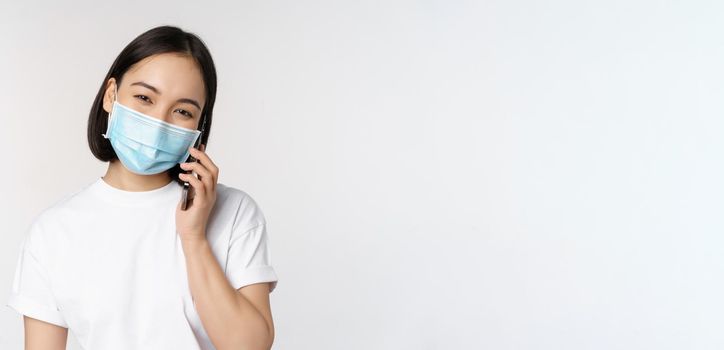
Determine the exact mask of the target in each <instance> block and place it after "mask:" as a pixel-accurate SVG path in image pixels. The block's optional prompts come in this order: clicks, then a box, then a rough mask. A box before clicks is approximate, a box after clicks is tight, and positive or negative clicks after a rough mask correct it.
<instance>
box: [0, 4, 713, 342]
mask: <svg viewBox="0 0 724 350" xmlns="http://www.w3.org/2000/svg"><path fill="white" fill-rule="evenodd" d="M723 10H724V5H722V3H721V2H717V1H708V2H707V1H631V0H613V1H597V2H594V1H573V0H571V1H563V0H554V1H533V0H520V1H503V0H494V1H480V2H461V1H442V0H439V1H432V0H430V1H358V2H351V1H331V0H330V1H326V2H323V1H241V2H235V3H232V2H230V1H229V2H217V3H214V2H213V1H193V2H188V1H187V2H179V1H172V2H166V3H161V2H148V1H124V2H121V1H114V2H98V1H87V2H85V3H82V2H76V3H74V4H69V3H67V2H66V3H61V2H51V1H48V2H46V3H37V2H23V3H21V2H19V1H16V2H10V1H4V2H3V3H2V4H0V33H2V34H1V35H0V110H1V111H2V113H1V114H0V120H1V124H0V125H2V131H1V133H2V136H1V137H0V151H2V169H1V170H0V188H1V191H2V194H1V198H2V200H0V214H1V215H2V219H1V220H0V223H1V224H2V226H0V230H1V232H0V233H1V234H2V244H0V298H2V299H3V301H4V300H6V299H7V296H8V295H9V293H10V289H11V284H12V277H13V272H14V269H15V262H16V259H17V254H18V252H19V248H20V246H19V244H20V242H21V239H22V237H23V236H24V234H25V230H26V228H27V226H28V225H29V223H30V220H31V219H32V217H33V216H34V215H36V214H37V213H38V212H39V211H40V210H42V209H43V208H45V207H47V206H49V205H51V204H52V203H53V202H54V201H55V200H57V199H59V198H60V197H62V196H63V195H64V194H66V193H69V192H71V191H74V190H76V189H78V188H80V187H81V186H83V185H85V184H87V183H89V182H90V181H93V180H95V179H96V178H97V177H99V176H101V175H103V174H104V172H105V168H106V165H105V163H101V162H99V161H97V160H96V159H95V158H94V157H93V156H92V154H91V153H90V151H89V149H88V146H87V141H86V122H87V118H88V112H89V110H90V107H91V103H92V101H93V98H94V97H95V94H96V92H97V90H98V88H99V87H100V84H101V83H102V79H103V77H104V76H105V74H106V72H107V71H108V68H109V67H110V65H111V63H112V61H113V60H114V59H115V57H116V56H117V55H118V53H119V52H120V51H121V49H122V48H123V47H124V46H125V45H126V44H127V43H128V42H130V41H131V40H132V39H133V38H134V37H135V36H137V35H139V34H140V33H142V32H143V31H145V30H147V29H150V28H151V27H154V26H156V25H161V24H172V25H178V26H180V27H181V28H182V29H185V30H189V31H191V32H194V33H196V34H198V35H199V36H201V38H202V39H203V40H204V41H205V42H206V43H207V44H208V46H209V48H210V50H211V52H212V54H213V56H214V59H215V61H216V64H217V69H218V72H219V91H218V95H217V104H216V109H215V115H214V117H215V118H214V125H213V129H212V130H211V139H210V142H209V147H208V153H209V155H210V156H211V157H212V158H213V159H214V160H215V161H216V162H217V164H218V165H219V167H220V169H221V178H220V182H222V183H225V184H227V185H230V186H234V187H237V188H240V189H242V190H245V191H247V192H248V193H249V194H250V195H251V196H252V197H254V198H255V199H256V200H257V201H258V203H259V204H260V206H261V208H262V209H263V211H264V213H265V215H266V217H267V221H268V222H269V231H268V232H269V235H270V247H271V251H272V259H273V264H274V266H275V268H276V271H277V273H278V276H279V278H280V280H279V284H278V287H277V289H276V290H275V291H274V292H273V293H272V296H271V300H272V310H273V314H274V320H275V325H276V331H277V337H276V341H275V345H274V348H275V349H310V350H312V349H551V350H563V349H571V350H580V349H606V350H608V349H637V350H638V349H722V348H724V331H723V329H724V302H723V301H722V297H723V296H724V282H723V279H722V278H723V276H724V274H723V273H724V239H722V233H724V222H723V220H722V212H723V210H724V200H723V199H724V186H722V180H723V179H724V157H722V150H724V141H723V140H722V133H723V132H724V117H723V116H724V113H723V112H724V104H723V103H722V102H723V99H722V96H723V93H724V69H722V67H724V34H723V33H724V20H723V19H724V18H723V17H724V11H723ZM120 287H122V286H120ZM3 305H4V302H3ZM22 332H23V328H22V321H21V316H20V315H19V314H17V313H15V312H14V311H13V310H12V309H10V308H9V307H3V308H2V309H1V310H0V348H3V349H20V348H21V347H22V342H23V333H22ZM69 343H70V346H69V348H71V349H79V347H78V346H77V343H76V342H75V339H74V338H73V336H72V335H71V336H69ZM94 350H95V349H94Z"/></svg>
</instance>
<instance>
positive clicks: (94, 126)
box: [88, 25, 216, 184]
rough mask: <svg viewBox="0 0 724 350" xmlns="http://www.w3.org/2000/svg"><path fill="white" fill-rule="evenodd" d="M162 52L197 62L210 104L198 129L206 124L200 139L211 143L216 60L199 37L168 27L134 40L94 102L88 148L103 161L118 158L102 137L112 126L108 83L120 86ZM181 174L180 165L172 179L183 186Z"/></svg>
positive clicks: (118, 58)
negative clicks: (145, 61)
mask: <svg viewBox="0 0 724 350" xmlns="http://www.w3.org/2000/svg"><path fill="white" fill-rule="evenodd" d="M162 53H179V54H183V55H188V56H189V57H191V58H193V59H194V60H195V61H196V62H197V64H198V65H199V68H200V69H201V75H202V76H203V79H204V85H205V88H206V102H205V103H204V109H203V110H202V111H201V119H200V120H199V126H198V129H201V127H202V125H205V127H204V133H203V134H202V135H201V136H200V141H199V145H201V144H203V145H206V144H207V142H208V139H209V131H210V130H211V121H212V112H213V110H214V101H215V100H216V67H215V66H214V61H213V59H212V58H211V53H210V52H209V49H208V48H207V47H206V45H205V44H204V42H203V41H202V40H201V39H200V38H199V37H198V36H196V35H195V34H193V33H189V32H186V31H184V30H182V29H180V28H178V27H174V26H168V25H164V26H159V27H156V28H152V29H150V30H148V31H146V32H144V33H143V34H141V35H139V36H138V37H136V38H135V39H133V41H131V42H130V43H129V44H128V45H127V46H126V47H125V48H124V49H123V51H121V53H120V54H119V55H118V57H116V60H115V61H114V62H113V64H112V65H111V68H110V69H109V70H108V74H106V77H105V78H104V79H103V82H102V83H101V87H100V89H98V94H97V95H96V98H95V101H93V106H92V107H91V110H90V115H89V116H88V146H89V147H90V150H91V152H92V153H93V155H94V156H95V157H96V158H98V159H99V160H101V161H103V162H109V161H112V160H114V159H118V156H117V155H116V152H115V151H114V150H113V147H112V146H111V142H110V140H108V139H106V138H104V137H103V136H102V135H101V134H103V133H105V132H106V128H107V127H108V112H106V111H105V110H104V109H103V96H104V95H105V92H106V84H107V83H108V80H109V79H110V78H115V80H116V84H118V85H119V86H120V84H121V79H122V78H123V75H124V74H125V73H126V71H128V69H129V68H131V66H133V65H134V64H136V63H138V62H139V61H141V60H143V59H144V58H146V57H149V56H153V55H157V54H162ZM204 147H205V146H204ZM181 171H182V170H181V167H180V166H179V165H178V164H176V165H175V166H174V167H172V168H171V169H169V170H168V172H169V175H171V178H172V179H174V180H176V181H177V182H178V183H179V184H182V183H183V181H182V180H180V179H179V178H178V174H179V173H180V172H181Z"/></svg>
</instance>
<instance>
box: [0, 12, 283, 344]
mask: <svg viewBox="0 0 724 350" xmlns="http://www.w3.org/2000/svg"><path fill="white" fill-rule="evenodd" d="M215 96H216V71H215V68H214V63H213V60H212V58H211V55H210V54H209V52H208V49H207V48H206V46H205V45H204V43H203V42H202V41H201V40H200V39H199V38H198V37H197V36H195V35H194V34H191V33H187V32H184V31H182V30H181V29H179V28H176V27H170V26H162V27H158V28H154V29H151V30H149V31H147V32H145V33H143V34H141V35H140V36H138V37H137V38H136V39H134V40H133V41H132V42H131V43H130V44H128V46H126V48H125V49H124V50H123V51H122V52H121V53H120V55H119V56H118V58H116V60H115V62H114V63H113V65H112V66H111V68H110V70H109V72H108V74H107V75H106V77H105V79H104V81H103V83H102V85H101V88H100V90H99V92H98V95H97V96H96V99H95V102H94V103H93V107H92V108H91V112H90V117H89V119H88V142H89V145H90V149H91V151H92V153H93V154H94V155H95V156H96V158H98V159H100V160H102V161H107V162H109V164H108V169H107V171H106V173H105V175H104V176H102V177H99V178H96V179H95V180H94V181H93V182H91V183H89V184H88V185H86V186H84V187H83V188H82V189H80V190H77V191H75V192H73V193H71V194H69V195H67V196H65V197H64V198H62V199H61V200H59V201H58V202H56V203H55V204H53V205H52V206H50V207H48V208H47V209H45V210H44V211H42V212H41V213H40V214H39V215H38V216H37V217H36V218H35V220H34V221H33V223H32V224H31V225H30V227H29V230H28V233H27V234H26V237H25V239H24V240H23V244H22V249H21V252H20V256H19V259H18V264H17V269H16V272H15V279H14V283H13V290H12V293H11V296H10V299H9V302H8V306H10V307H12V308H14V309H15V310H17V311H18V312H19V313H21V314H23V315H24V317H23V319H24V325H25V346H26V348H32V349H41V348H42V349H65V346H66V340H67V334H68V329H70V330H71V331H72V332H73V334H74V335H75V336H76V338H77V339H78V341H79V343H80V344H81V345H82V346H83V348H85V349H92V350H95V349H124V350H127V349H194V350H198V349H269V348H271V344H272V342H273V339H274V324H273V320H272V315H271V308H270V305H269V293H271V292H272V291H273V290H274V288H275V287H276V284H277V280H278V279H277V276H276V274H275V271H274V268H273V267H272V265H271V255H270V252H269V249H268V245H267V241H268V239H267V233H266V221H265V219H264V215H263V213H262V211H261V210H260V208H259V207H258V206H257V204H256V202H255V201H254V200H253V199H252V198H251V197H250V196H249V195H248V194H246V193H245V192H244V191H241V190H239V189H236V188H233V187H229V186H225V185H224V184H222V183H218V181H217V180H218V176H219V169H218V167H217V166H216V164H214V162H213V161H212V160H211V157H210V156H209V155H208V154H207V153H206V152H205V150H206V147H205V145H206V143H207V141H208V137H209V130H210V129H211V121H212V118H211V116H212V111H213V107H214V99H215ZM196 144H198V145H200V146H199V147H198V148H195V147H194V145H196ZM189 156H191V158H190V159H188V158H189ZM189 160H198V161H189ZM187 172H188V173H187ZM184 183H187V184H188V185H187V186H188V188H189V191H188V192H187V193H188V194H187V199H188V200H187V201H186V203H184V201H183V200H182V196H183V195H184V186H183V184H184Z"/></svg>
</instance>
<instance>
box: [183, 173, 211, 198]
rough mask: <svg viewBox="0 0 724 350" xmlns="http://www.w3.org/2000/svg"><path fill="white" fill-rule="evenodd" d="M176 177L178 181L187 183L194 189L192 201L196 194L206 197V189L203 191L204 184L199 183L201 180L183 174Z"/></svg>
mask: <svg viewBox="0 0 724 350" xmlns="http://www.w3.org/2000/svg"><path fill="white" fill-rule="evenodd" d="M178 177H179V179H181V180H183V181H186V182H188V183H189V184H190V185H191V186H192V187H193V188H194V196H193V198H194V199H195V198H196V194H198V195H200V196H202V197H205V196H206V189H204V183H203V182H201V180H199V179H197V178H196V177H195V176H193V175H192V174H185V173H180V174H178Z"/></svg>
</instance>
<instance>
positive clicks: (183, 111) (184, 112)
mask: <svg viewBox="0 0 724 350" xmlns="http://www.w3.org/2000/svg"><path fill="white" fill-rule="evenodd" d="M174 112H179V113H181V114H183V115H185V116H187V117H189V118H193V117H194V115H193V114H191V112H189V111H187V110H185V109H177V110H175V111H174Z"/></svg>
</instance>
